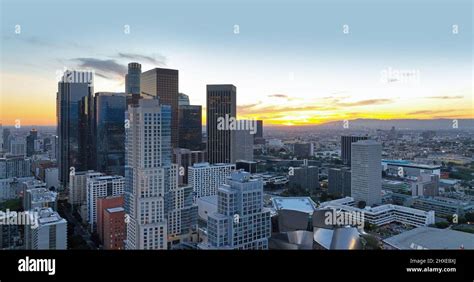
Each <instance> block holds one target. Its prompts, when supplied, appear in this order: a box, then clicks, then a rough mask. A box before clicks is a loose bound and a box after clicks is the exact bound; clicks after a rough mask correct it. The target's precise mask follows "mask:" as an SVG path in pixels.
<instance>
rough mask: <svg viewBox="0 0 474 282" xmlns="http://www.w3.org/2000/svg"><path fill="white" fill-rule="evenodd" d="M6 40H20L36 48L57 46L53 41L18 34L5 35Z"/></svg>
mask: <svg viewBox="0 0 474 282" xmlns="http://www.w3.org/2000/svg"><path fill="white" fill-rule="evenodd" d="M3 38H4V40H19V41H22V42H25V43H28V44H29V45H34V46H36V47H54V46H56V45H55V44H53V43H52V42H51V41H48V40H44V39H43V38H41V37H37V36H26V35H23V34H17V35H5V36H3Z"/></svg>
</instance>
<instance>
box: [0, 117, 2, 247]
mask: <svg viewBox="0 0 474 282" xmlns="http://www.w3.org/2000/svg"><path fill="white" fill-rule="evenodd" d="M0 133H2V138H0V152H2V151H3V124H2V123H0ZM0 248H1V246H0Z"/></svg>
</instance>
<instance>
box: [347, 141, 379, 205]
mask: <svg viewBox="0 0 474 282" xmlns="http://www.w3.org/2000/svg"><path fill="white" fill-rule="evenodd" d="M351 159H352V161H351V194H352V198H354V201H355V202H356V203H358V202H361V201H363V202H365V203H366V205H367V206H373V205H376V204H380V203H381V202H382V199H381V198H382V196H381V190H382V163H381V161H382V145H381V144H380V143H377V142H375V141H374V140H361V141H357V142H354V143H352V148H351Z"/></svg>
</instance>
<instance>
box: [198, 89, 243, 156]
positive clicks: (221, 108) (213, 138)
mask: <svg viewBox="0 0 474 282" xmlns="http://www.w3.org/2000/svg"><path fill="white" fill-rule="evenodd" d="M226 117H227V118H234V119H237V88H236V87H235V86H234V85H231V84H218V85H207V117H206V119H207V120H206V130H207V152H208V159H209V163H211V164H214V163H235V146H236V144H235V131H234V130H228V129H224V130H220V129H218V123H219V119H220V118H221V119H226Z"/></svg>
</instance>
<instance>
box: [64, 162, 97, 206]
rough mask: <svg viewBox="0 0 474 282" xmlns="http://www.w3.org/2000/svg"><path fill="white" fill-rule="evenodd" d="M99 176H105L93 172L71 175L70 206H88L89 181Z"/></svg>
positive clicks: (79, 172) (77, 172) (80, 172)
mask: <svg viewBox="0 0 474 282" xmlns="http://www.w3.org/2000/svg"><path fill="white" fill-rule="evenodd" d="M98 176H104V174H103V173H101V172H95V171H93V170H89V171H76V172H75V173H71V174H70V175H69V198H68V202H69V204H71V205H72V206H78V205H79V206H80V205H86V204H87V181H88V180H89V179H92V178H95V177H98Z"/></svg>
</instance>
